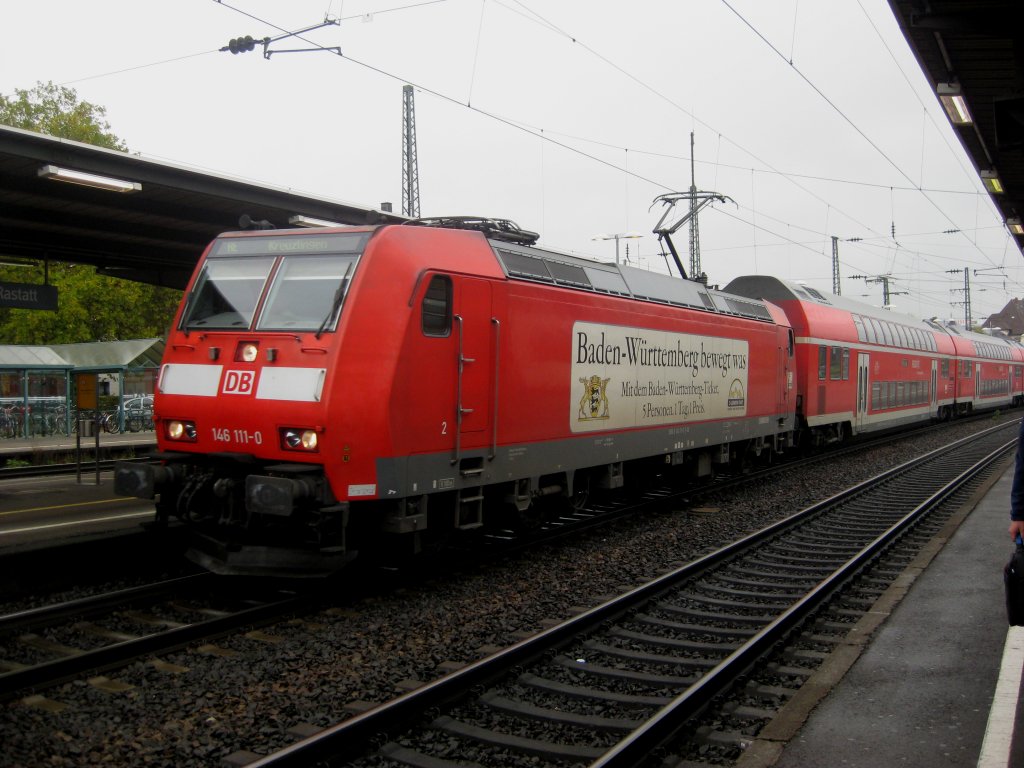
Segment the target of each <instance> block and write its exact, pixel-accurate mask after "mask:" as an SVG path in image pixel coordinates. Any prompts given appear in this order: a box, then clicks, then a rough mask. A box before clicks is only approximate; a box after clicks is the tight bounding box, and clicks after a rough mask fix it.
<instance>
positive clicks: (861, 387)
mask: <svg viewBox="0 0 1024 768" xmlns="http://www.w3.org/2000/svg"><path fill="white" fill-rule="evenodd" d="M870 362H871V355H869V354H867V353H866V352H861V353H860V354H858V355H857V415H856V417H855V421H856V424H857V431H858V432H860V431H861V430H863V429H864V426H865V425H866V424H867V416H868V404H869V400H868V398H869V397H870V395H871V382H869V381H868V371H869V370H870V369H871V367H870Z"/></svg>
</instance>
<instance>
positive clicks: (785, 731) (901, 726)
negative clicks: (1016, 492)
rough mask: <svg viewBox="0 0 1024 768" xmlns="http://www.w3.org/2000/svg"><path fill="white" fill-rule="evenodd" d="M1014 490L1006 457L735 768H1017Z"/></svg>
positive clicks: (1020, 737)
mask: <svg viewBox="0 0 1024 768" xmlns="http://www.w3.org/2000/svg"><path fill="white" fill-rule="evenodd" d="M1012 482H1013V457H1012V455H1011V456H1010V458H1009V459H1008V460H1006V465H1005V469H1003V470H1002V471H1001V472H1000V473H998V474H997V475H995V476H994V477H993V479H992V480H991V481H990V482H989V483H988V484H987V485H986V487H983V488H982V489H980V490H979V491H978V493H976V494H975V496H974V498H972V499H971V500H970V501H968V503H967V504H965V505H964V507H963V509H962V510H961V511H960V512H959V513H958V514H957V515H955V516H954V518H953V519H951V520H950V521H949V524H948V525H947V526H946V528H945V529H944V530H943V532H942V533H941V534H940V535H939V537H937V539H938V541H936V542H933V546H930V547H929V548H928V549H927V551H925V552H922V553H921V555H920V556H919V557H918V558H917V560H915V562H914V563H913V564H912V565H911V567H910V569H908V571H907V573H906V574H905V575H904V577H902V578H901V579H900V580H898V581H897V582H896V583H894V584H893V586H892V587H891V588H890V590H889V591H888V592H887V593H886V594H885V595H884V596H883V597H882V599H881V600H880V601H879V604H878V605H876V607H875V610H874V611H872V612H871V614H869V615H867V616H865V617H864V620H862V622H861V623H860V624H859V625H858V630H855V631H854V632H852V633H851V638H850V639H848V641H847V642H846V643H844V644H843V645H842V646H841V647H840V648H838V649H837V651H836V652H835V653H833V654H832V656H831V657H830V659H829V660H828V661H826V663H825V664H824V665H823V666H822V667H821V668H820V669H819V670H818V671H817V672H816V673H815V675H814V676H812V678H811V679H810V680H809V681H808V683H807V684H805V685H804V687H803V688H802V689H801V690H800V692H799V693H798V694H797V695H796V696H794V697H793V700H791V701H790V702H789V703H788V704H787V705H786V707H785V708H784V709H783V710H782V711H781V712H780V713H779V716H778V717H777V718H776V719H775V720H773V721H772V722H771V723H770V724H768V725H767V726H766V727H765V728H764V729H763V730H762V731H761V733H760V734H759V735H758V737H757V739H756V740H755V741H754V742H752V743H751V744H750V745H749V747H748V749H747V750H746V751H745V753H744V755H743V757H742V758H741V759H740V761H739V762H738V763H737V766H738V768H768V767H769V766H774V767H775V768H817V767H821V766H829V767H830V768H832V767H839V766H841V767H842V768H880V767H881V768H885V767H887V766H899V767H900V768H938V767H939V766H958V767H963V766H977V767H978V768H1007V767H1009V766H1013V767H1014V768H1021V767H1024V711H1022V710H1024V708H1022V707H1020V706H1019V705H1018V702H1019V701H1020V698H1021V673H1022V664H1024V627H1009V626H1008V624H1007V618H1006V606H1005V596H1004V588H1003V567H1004V565H1005V564H1006V562H1007V561H1008V560H1009V559H1010V556H1011V554H1012V553H1013V549H1014V546H1013V543H1012V541H1011V540H1010V537H1009V534H1008V533H1007V527H1008V525H1009V508H1010V507H1009V499H1010V487H1011V484H1012ZM943 542H944V543H945V546H942V543H943Z"/></svg>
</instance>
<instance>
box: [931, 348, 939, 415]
mask: <svg viewBox="0 0 1024 768" xmlns="http://www.w3.org/2000/svg"><path fill="white" fill-rule="evenodd" d="M931 404H932V416H934V415H935V414H936V413H937V407H938V404H939V361H938V360H932V396H931Z"/></svg>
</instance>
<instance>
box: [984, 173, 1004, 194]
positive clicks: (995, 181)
mask: <svg viewBox="0 0 1024 768" xmlns="http://www.w3.org/2000/svg"><path fill="white" fill-rule="evenodd" d="M981 181H982V183H984V185H985V189H987V190H988V191H989V192H991V193H992V194H993V195H1001V194H1003V191H1004V190H1003V182H1001V181H1000V180H999V174H997V173H996V172H995V171H982V172H981Z"/></svg>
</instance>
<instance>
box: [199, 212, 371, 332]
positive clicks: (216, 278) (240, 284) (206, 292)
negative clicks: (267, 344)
mask: <svg viewBox="0 0 1024 768" xmlns="http://www.w3.org/2000/svg"><path fill="white" fill-rule="evenodd" d="M369 234H370V233H368V232H353V233H340V234H339V233H330V234H324V235H285V236H274V237H252V238H223V239H220V240H217V241H216V242H215V243H214V245H213V248H212V249H211V250H210V255H209V256H208V257H207V260H206V263H205V264H204V266H203V271H202V272H201V273H200V275H199V278H198V279H197V280H196V284H195V287H194V288H193V290H192V294H191V295H190V296H189V298H188V305H187V308H186V311H185V315H184V320H183V323H182V327H183V328H184V329H185V330H211V329H218V330H240V329H248V328H251V327H252V325H253V320H254V317H255V315H256V312H257V309H258V308H259V307H260V300H261V298H263V297H264V296H265V297H266V298H265V299H264V300H263V305H262V309H260V310H259V317H258V318H255V319H256V328H257V329H259V330H288V331H317V332H322V331H324V330H330V329H331V328H333V327H334V325H335V324H336V323H337V318H338V314H339V312H340V310H341V304H342V300H343V299H344V296H345V292H346V290H347V289H348V283H349V280H350V279H351V277H352V273H353V271H354V269H355V264H356V261H357V260H358V258H359V255H360V254H361V253H362V251H363V248H364V247H365V245H366V241H367V239H368V238H369Z"/></svg>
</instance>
